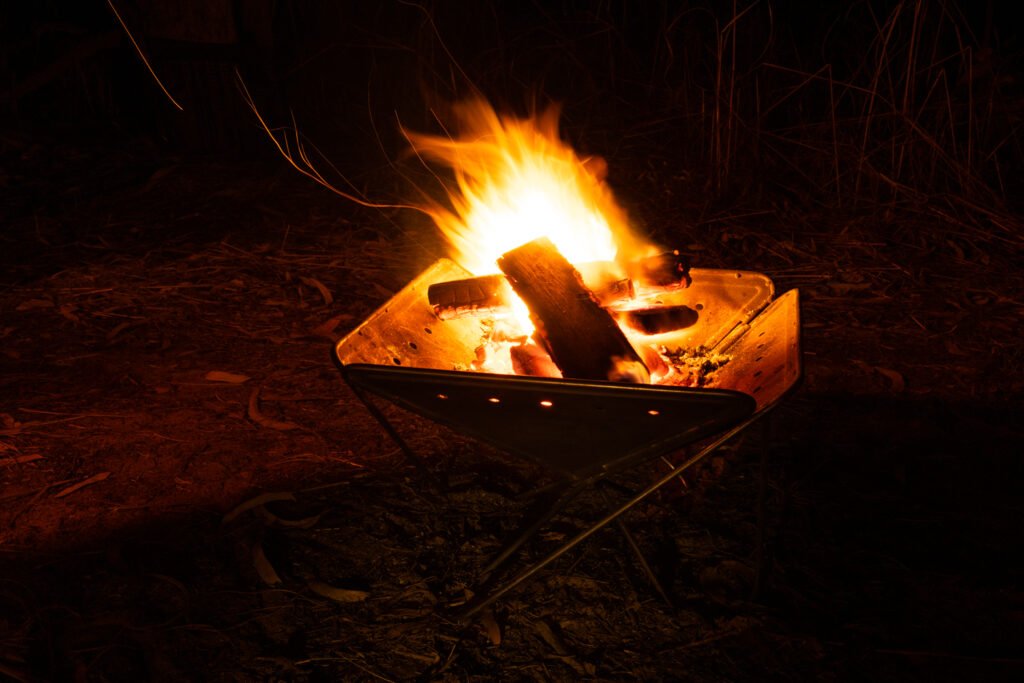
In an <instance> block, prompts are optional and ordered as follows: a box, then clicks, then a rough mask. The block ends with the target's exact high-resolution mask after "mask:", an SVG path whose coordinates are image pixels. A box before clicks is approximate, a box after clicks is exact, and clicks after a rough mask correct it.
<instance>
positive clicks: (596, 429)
mask: <svg viewBox="0 0 1024 683" xmlns="http://www.w3.org/2000/svg"><path fill="white" fill-rule="evenodd" d="M343 372H344V374H345V379H346V381H348V382H349V384H351V385H353V386H356V387H359V388H362V389H366V390H368V391H370V392H372V393H374V394H377V395H379V396H382V397H383V398H386V399H388V400H389V401H391V402H392V403H394V404H395V405H398V406H400V407H402V408H405V409H407V410H410V411H412V412H415V413H418V414H419V415H423V416H424V417H427V418H430V419H431V420H434V421H436V422H439V423H441V424H444V425H447V426H449V427H452V428H453V429H455V430H456V431H458V432H461V433H463V434H466V435H468V436H472V437H475V438H477V439H480V440H481V441H483V442H485V443H489V444H491V445H493V446H495V447H496V448H499V449H501V450H504V451H505V452H508V453H512V454H514V455H519V456H521V457H525V458H528V459H531V460H534V461H536V462H539V463H541V464H543V465H545V466H547V467H550V468H552V469H555V470H559V471H561V472H562V473H563V474H565V475H567V476H570V477H585V476H590V475H594V474H597V473H606V472H609V471H612V470H614V469H617V468H618V467H619V466H621V465H625V464H628V463H632V462H635V461H639V460H642V459H646V458H647V457H653V456H656V455H658V454H661V453H667V452H670V451H672V450H675V449H677V448H679V447H681V446H684V445H686V444H688V443H691V442H693V441H697V440H699V439H702V438H704V437H707V436H711V435H713V434H717V433H718V432H721V431H723V430H725V429H727V428H728V427H731V426H732V425H734V424H736V423H738V422H740V421H741V420H742V419H743V418H745V417H747V416H748V415H750V414H751V413H753V412H754V408H755V403H754V401H753V399H751V398H750V397H749V396H747V395H746V394H742V393H739V392H735V391H725V390H718V389H687V388H679V387H659V386H651V385H646V384H623V383H615V382H590V381H582V380H566V379H548V378H543V377H518V376H510V375H493V374H485V373H476V372H454V371H437V370H421V369H415V368H399V367H394V366H390V367H389V366H385V365H361V364H357V365H350V366H346V367H344V368H343Z"/></svg>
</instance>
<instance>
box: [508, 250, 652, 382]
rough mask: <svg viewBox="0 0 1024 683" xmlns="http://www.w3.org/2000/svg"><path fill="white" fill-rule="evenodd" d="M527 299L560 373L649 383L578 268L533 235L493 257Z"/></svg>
mask: <svg viewBox="0 0 1024 683" xmlns="http://www.w3.org/2000/svg"><path fill="white" fill-rule="evenodd" d="M498 267H499V268H501V271H502V272H503V273H505V275H506V276H507V277H508V281H509V283H510V284H511V285H512V289H514V290H515V292H516V294H518V295H519V296H520V298H522V300H523V301H524V302H526V305H527V307H528V308H529V309H530V318H531V319H532V320H533V324H534V325H535V326H536V328H537V330H536V337H537V338H538V339H540V340H542V341H543V342H544V345H545V346H546V347H547V350H548V352H549V353H550V354H551V359H552V360H553V361H554V362H555V365H557V366H558V367H559V369H560V370H561V371H562V375H563V376H565V377H572V378H578V379H596V380H613V381H622V382H638V383H648V382H650V372H649V371H648V370H647V366H646V365H644V362H643V360H642V359H641V358H640V356H639V354H637V352H636V351H635V350H634V349H633V347H632V346H631V345H630V343H629V340H628V339H626V335H625V334H623V332H622V330H621V329H620V328H619V325H618V323H616V322H615V319H614V318H612V316H611V314H609V313H608V311H606V310H604V309H603V308H601V305H600V303H599V302H598V300H597V298H596V297H595V296H594V295H593V293H592V292H591V291H590V290H589V289H587V287H586V285H584V284H583V280H582V278H581V277H580V274H579V272H577V270H576V269H575V268H573V267H572V264H571V263H569V262H568V261H567V260H565V257H564V256H562V255H561V254H560V253H559V252H558V250H557V249H556V248H555V245H554V244H552V243H551V240H549V239H547V238H543V237H542V238H540V239H536V240H534V241H532V242H528V243H526V244H524V245H523V246H521V247H518V248H516V249H513V250H512V251H510V252H508V253H506V254H504V255H503V256H502V257H501V258H499V259H498Z"/></svg>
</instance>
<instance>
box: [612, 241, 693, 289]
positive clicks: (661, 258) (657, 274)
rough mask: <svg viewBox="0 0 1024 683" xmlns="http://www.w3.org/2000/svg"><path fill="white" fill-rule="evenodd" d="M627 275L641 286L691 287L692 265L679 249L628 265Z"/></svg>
mask: <svg viewBox="0 0 1024 683" xmlns="http://www.w3.org/2000/svg"><path fill="white" fill-rule="evenodd" d="M626 275H628V276H629V277H630V278H631V279H632V280H634V281H636V282H638V283H639V284H641V285H648V286H653V287H680V286H681V287H689V286H690V264H689V263H688V262H687V261H686V258H685V257H684V256H683V255H682V254H680V253H679V250H678V249H674V250H672V251H666V252H663V253H661V254H657V255H656V256H649V257H647V258H645V259H640V260H639V261H631V262H629V263H627V264H626Z"/></svg>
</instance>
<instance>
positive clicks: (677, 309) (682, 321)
mask: <svg viewBox="0 0 1024 683" xmlns="http://www.w3.org/2000/svg"><path fill="white" fill-rule="evenodd" d="M612 312H613V313H614V314H615V315H616V317H618V319H619V322H621V323H622V324H624V325H627V326H629V327H630V328H632V329H634V330H636V331H637V332H642V333H643V334H661V333H662V332H671V331H673V330H681V329H683V328H684V327H689V326H690V325H693V324H694V323H696V322H697V318H698V317H699V315H698V313H697V311H695V310H694V309H692V308H690V307H689V306H683V305H679V306H660V307H656V308H634V309H631V310H623V311H612Z"/></svg>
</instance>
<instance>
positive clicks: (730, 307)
mask: <svg viewBox="0 0 1024 683" xmlns="http://www.w3.org/2000/svg"><path fill="white" fill-rule="evenodd" d="M690 277H691V278H692V280H693V282H692V284H691V285H690V286H689V287H687V288H686V289H677V290H671V291H667V292H664V293H659V294H658V295H657V296H656V297H654V299H653V300H650V299H648V300H645V301H640V302H638V304H637V307H638V308H639V307H646V306H650V305H652V304H654V305H657V306H676V305H680V304H682V305H686V306H689V307H690V308H692V309H694V310H696V311H697V322H696V323H695V324H693V325H691V326H690V327H686V328H684V329H681V330H677V331H674V332H667V333H665V334H659V335H654V336H649V337H645V338H644V339H645V341H647V342H648V343H654V344H660V345H663V346H667V347H669V348H683V349H694V348H696V347H698V346H703V347H704V348H706V349H711V348H714V347H715V346H717V345H718V344H719V343H721V341H722V340H723V339H725V338H726V337H727V336H729V334H730V333H731V332H732V331H733V330H734V329H736V328H737V326H740V325H744V324H746V323H749V322H750V321H751V320H752V319H753V318H754V316H755V315H757V314H758V312H759V311H761V310H762V309H763V308H764V307H765V306H767V305H768V304H769V303H770V302H771V300H772V296H773V295H774V293H775V287H774V285H773V284H772V281H771V280H770V279H768V278H767V277H766V276H765V275H762V274H761V273H754V272H750V271H746V270H716V269H711V268H692V269H691V270H690Z"/></svg>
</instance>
